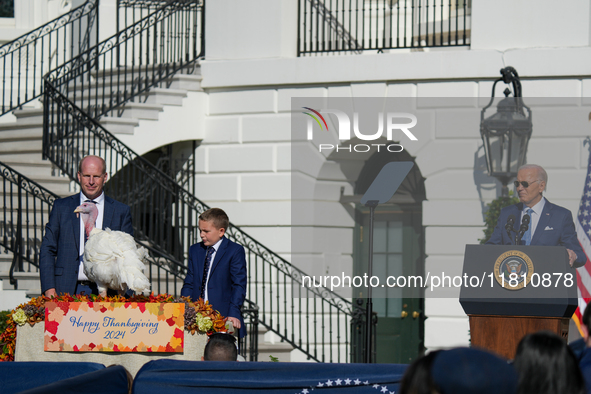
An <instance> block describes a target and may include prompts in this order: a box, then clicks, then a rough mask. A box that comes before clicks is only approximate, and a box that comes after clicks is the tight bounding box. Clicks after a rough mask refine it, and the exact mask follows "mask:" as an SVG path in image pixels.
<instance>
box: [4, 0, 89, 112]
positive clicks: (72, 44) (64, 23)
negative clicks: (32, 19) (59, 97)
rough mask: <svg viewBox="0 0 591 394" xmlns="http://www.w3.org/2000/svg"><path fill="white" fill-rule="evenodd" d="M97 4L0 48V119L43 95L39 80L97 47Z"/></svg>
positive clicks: (49, 23)
mask: <svg viewBox="0 0 591 394" xmlns="http://www.w3.org/2000/svg"><path fill="white" fill-rule="evenodd" d="M97 15H98V1H97V0H88V1H87V2H86V3H85V4H83V5H82V6H80V7H78V8H76V9H74V10H72V11H70V12H68V13H67V14H64V15H62V16H60V17H58V18H56V19H54V20H52V21H51V22H48V23H46V24H45V25H43V26H41V27H38V28H36V29H35V30H33V31H30V32H29V33H27V34H24V35H22V36H20V37H18V38H16V39H15V40H13V41H11V42H9V43H7V44H5V45H3V46H2V47H0V73H1V74H2V86H1V87H2V93H1V97H0V100H1V108H0V115H4V114H6V113H8V112H10V111H12V110H14V109H16V108H18V107H20V106H21V105H23V104H26V103H28V102H29V101H31V100H33V99H35V98H37V97H39V96H40V95H41V94H43V80H42V76H43V75H44V74H45V73H46V72H48V71H49V70H51V69H52V68H55V67H58V66H59V65H61V64H63V63H65V62H67V61H68V60H69V59H71V58H72V57H73V56H76V55H78V54H80V53H82V52H85V51H86V50H87V49H88V48H89V47H91V46H94V45H96V43H97V42H98V39H97V37H98V34H97V31H96V25H97V23H96V20H97Z"/></svg>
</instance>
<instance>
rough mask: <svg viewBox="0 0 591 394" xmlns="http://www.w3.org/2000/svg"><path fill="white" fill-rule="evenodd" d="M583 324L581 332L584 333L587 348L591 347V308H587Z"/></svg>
mask: <svg viewBox="0 0 591 394" xmlns="http://www.w3.org/2000/svg"><path fill="white" fill-rule="evenodd" d="M582 323H583V324H581V331H583V339H585V343H586V344H587V346H591V340H589V328H590V327H591V308H585V312H583V319H582Z"/></svg>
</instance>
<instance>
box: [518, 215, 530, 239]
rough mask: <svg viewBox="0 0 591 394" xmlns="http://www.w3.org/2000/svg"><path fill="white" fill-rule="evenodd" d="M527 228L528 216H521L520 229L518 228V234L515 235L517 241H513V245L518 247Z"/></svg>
mask: <svg viewBox="0 0 591 394" xmlns="http://www.w3.org/2000/svg"><path fill="white" fill-rule="evenodd" d="M528 228H529V215H528V214H527V213H526V214H525V215H523V218H522V219H521V227H520V228H519V234H518V235H517V239H515V245H519V243H520V242H521V238H522V237H523V234H525V232H526V231H527V229H528Z"/></svg>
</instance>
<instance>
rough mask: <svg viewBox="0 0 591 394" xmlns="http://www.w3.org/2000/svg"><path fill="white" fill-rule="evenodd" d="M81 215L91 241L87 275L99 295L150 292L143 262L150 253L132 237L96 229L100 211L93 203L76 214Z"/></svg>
mask: <svg viewBox="0 0 591 394" xmlns="http://www.w3.org/2000/svg"><path fill="white" fill-rule="evenodd" d="M74 212H76V213H78V214H80V215H82V221H83V222H84V230H85V232H86V236H87V237H88V241H86V244H85V245H84V273H85V274H86V276H87V277H88V279H90V280H92V281H93V282H95V283H96V284H97V287H98V290H99V293H100V295H102V296H103V297H104V296H106V295H107V289H113V290H118V291H119V292H120V294H121V293H123V292H125V291H126V290H127V289H128V288H129V289H131V290H133V291H135V292H136V293H143V292H144V291H146V290H148V289H149V288H150V281H149V280H148V278H146V275H144V269H145V265H144V260H145V259H146V258H147V257H148V252H147V251H146V249H145V248H143V247H141V246H140V247H139V248H138V247H137V245H136V243H135V240H134V239H133V237H132V236H131V235H129V234H127V233H124V232H122V231H112V230H111V229H106V230H101V229H98V228H95V227H94V226H95V223H96V218H97V216H98V208H97V207H96V205H95V204H94V203H92V202H85V203H83V204H82V205H80V206H79V207H78V208H76V209H75V210H74Z"/></svg>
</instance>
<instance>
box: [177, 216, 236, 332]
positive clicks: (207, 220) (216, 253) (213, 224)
mask: <svg viewBox="0 0 591 394" xmlns="http://www.w3.org/2000/svg"><path fill="white" fill-rule="evenodd" d="M229 224H230V221H229V219H228V215H226V213H225V212H224V211H223V210H221V209H219V208H211V209H208V210H207V211H205V212H203V213H202V214H201V215H199V234H200V236H201V242H200V243H198V244H195V245H192V246H191V248H190V249H189V264H188V267H187V268H188V270H187V276H186V277H185V283H184V284H183V288H182V289H181V296H185V297H191V299H193V300H197V299H199V298H203V299H204V300H206V301H209V303H210V304H211V305H212V307H213V308H214V309H216V310H217V311H219V312H220V313H221V314H222V316H226V317H227V318H228V320H229V321H231V322H232V324H233V325H234V327H235V328H237V329H239V330H240V337H244V336H245V335H246V327H245V326H244V320H243V319H242V313H241V312H240V307H241V306H242V303H243V302H244V298H245V297H246V257H245V253H244V248H243V247H242V246H241V245H239V244H237V243H235V242H232V241H230V240H229V239H228V238H226V237H224V234H225V233H226V230H227V228H228V225H229Z"/></svg>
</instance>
